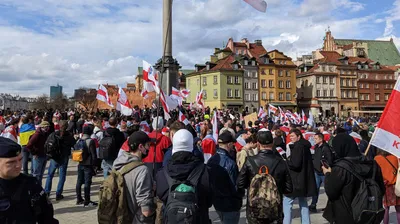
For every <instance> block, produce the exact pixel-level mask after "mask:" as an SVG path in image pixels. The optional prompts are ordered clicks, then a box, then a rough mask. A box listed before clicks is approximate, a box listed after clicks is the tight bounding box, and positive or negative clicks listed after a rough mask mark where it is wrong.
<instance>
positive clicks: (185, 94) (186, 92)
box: [180, 89, 190, 98]
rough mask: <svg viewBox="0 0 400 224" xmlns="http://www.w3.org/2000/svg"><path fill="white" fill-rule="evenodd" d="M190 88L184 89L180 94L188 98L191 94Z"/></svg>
mask: <svg viewBox="0 0 400 224" xmlns="http://www.w3.org/2000/svg"><path fill="white" fill-rule="evenodd" d="M189 93H190V90H188V89H182V90H181V92H180V94H181V96H182V97H183V98H187V97H188V96H189Z"/></svg>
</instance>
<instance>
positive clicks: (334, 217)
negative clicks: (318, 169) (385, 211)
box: [323, 156, 385, 224]
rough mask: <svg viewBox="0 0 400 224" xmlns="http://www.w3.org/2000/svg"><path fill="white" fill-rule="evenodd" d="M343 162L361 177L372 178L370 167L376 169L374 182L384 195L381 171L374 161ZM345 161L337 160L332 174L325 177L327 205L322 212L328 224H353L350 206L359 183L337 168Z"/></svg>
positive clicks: (353, 160) (350, 158)
mask: <svg viewBox="0 0 400 224" xmlns="http://www.w3.org/2000/svg"><path fill="white" fill-rule="evenodd" d="M344 159H345V160H348V161H350V162H351V163H352V164H353V169H354V170H355V171H356V172H357V173H359V174H360V176H362V177H365V178H367V177H370V178H371V176H372V167H373V166H374V167H375V168H376V169H377V172H376V176H375V181H376V182H377V183H378V185H379V188H380V189H381V192H382V193H383V194H384V193H385V185H384V183H383V177H382V173H381V169H380V167H379V166H378V164H377V163H376V162H375V161H374V160H367V159H366V158H365V157H364V156H359V157H345V158H344ZM343 163H346V161H343V159H342V160H337V161H335V163H334V164H333V166H332V172H331V173H327V174H326V176H325V184H324V186H325V192H326V195H327V196H328V205H327V207H326V209H325V211H324V214H323V217H324V218H326V219H327V220H328V221H329V222H331V223H332V222H336V223H346V224H354V223H355V222H354V220H353V216H352V214H351V208H349V207H347V206H346V205H345V203H347V205H351V202H352V201H353V199H354V196H355V194H356V193H357V190H358V188H359V187H360V184H361V182H360V181H359V180H358V179H357V178H356V177H355V176H353V174H351V173H350V172H348V171H347V170H345V169H343V168H341V167H338V164H342V165H345V164H343Z"/></svg>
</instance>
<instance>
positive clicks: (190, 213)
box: [164, 164, 204, 224]
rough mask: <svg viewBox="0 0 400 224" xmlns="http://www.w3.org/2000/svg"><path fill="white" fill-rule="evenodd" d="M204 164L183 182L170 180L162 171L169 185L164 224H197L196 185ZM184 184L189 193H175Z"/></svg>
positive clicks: (166, 173)
mask: <svg viewBox="0 0 400 224" xmlns="http://www.w3.org/2000/svg"><path fill="white" fill-rule="evenodd" d="M203 170H204V164H201V165H200V166H197V167H196V168H194V170H193V171H192V172H191V173H190V175H189V177H188V178H187V180H185V181H177V180H174V179H172V178H171V177H170V176H169V175H168V172H167V170H166V169H164V174H165V177H166V178H167V182H168V185H169V194H168V201H167V204H166V206H165V210H164V219H165V223H166V224H180V223H182V224H186V223H191V224H198V223H197V220H196V219H197V216H198V211H199V207H198V197H197V196H198V195H197V194H198V192H197V184H198V182H199V179H200V177H201V175H202V173H203ZM181 184H185V185H186V186H187V187H188V189H191V190H190V191H185V192H183V191H177V188H178V187H179V186H180V185H181Z"/></svg>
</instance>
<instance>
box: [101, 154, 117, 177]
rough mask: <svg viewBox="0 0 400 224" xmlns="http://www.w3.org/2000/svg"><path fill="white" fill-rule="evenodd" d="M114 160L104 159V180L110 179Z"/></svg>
mask: <svg viewBox="0 0 400 224" xmlns="http://www.w3.org/2000/svg"><path fill="white" fill-rule="evenodd" d="M113 163H114V160H113V159H112V160H111V159H103V161H102V162H101V167H102V168H103V176H104V179H106V178H107V177H108V172H111V170H112V167H113Z"/></svg>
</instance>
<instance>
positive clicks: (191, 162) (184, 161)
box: [156, 152, 212, 223]
mask: <svg viewBox="0 0 400 224" xmlns="http://www.w3.org/2000/svg"><path fill="white" fill-rule="evenodd" d="M200 165H203V162H202V161H201V160H200V159H199V158H197V157H196V156H194V155H193V154H192V153H190V152H176V153H174V155H172V158H171V160H170V161H169V163H168V165H167V166H166V167H164V168H162V169H161V170H160V171H158V173H157V176H156V183H157V184H156V186H157V190H156V192H157V196H158V198H159V199H160V200H162V201H163V203H164V205H166V203H167V201H168V195H169V186H168V181H167V179H166V177H165V174H164V169H167V171H168V174H169V176H170V177H171V178H172V179H175V180H179V181H184V180H186V179H187V178H188V177H189V174H190V173H191V172H192V170H193V169H194V168H195V167H197V166H200ZM197 191H198V200H199V201H198V203H199V210H200V211H199V217H197V222H196V223H209V215H208V209H209V208H210V207H211V206H212V200H211V199H212V198H211V196H212V192H211V186H210V179H209V172H208V171H207V169H206V167H205V169H204V171H203V174H202V175H201V177H200V180H199V183H198V186H197Z"/></svg>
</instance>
